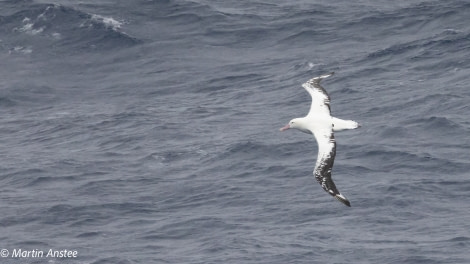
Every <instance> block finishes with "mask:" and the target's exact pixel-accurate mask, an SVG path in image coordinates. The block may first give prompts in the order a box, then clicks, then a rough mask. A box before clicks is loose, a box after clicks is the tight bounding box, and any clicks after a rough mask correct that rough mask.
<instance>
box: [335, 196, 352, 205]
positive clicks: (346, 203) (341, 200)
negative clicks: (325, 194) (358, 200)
mask: <svg viewBox="0 0 470 264" xmlns="http://www.w3.org/2000/svg"><path fill="white" fill-rule="evenodd" d="M335 198H336V199H337V200H338V201H340V202H342V203H343V204H345V205H346V206H348V207H351V203H350V202H349V200H348V199H347V198H346V197H344V196H343V195H342V194H340V193H339V194H337V195H335Z"/></svg>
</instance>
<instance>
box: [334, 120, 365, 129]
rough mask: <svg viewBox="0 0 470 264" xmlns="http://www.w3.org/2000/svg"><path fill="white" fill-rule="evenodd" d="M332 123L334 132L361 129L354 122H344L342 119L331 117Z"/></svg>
mask: <svg viewBox="0 0 470 264" xmlns="http://www.w3.org/2000/svg"><path fill="white" fill-rule="evenodd" d="M332 122H333V130H334V131H335V132H336V131H341V130H346V129H356V128H359V127H361V125H360V124H359V123H358V122H356V121H354V120H344V119H339V118H336V117H333V119H332Z"/></svg>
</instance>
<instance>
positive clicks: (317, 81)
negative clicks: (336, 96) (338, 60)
mask: <svg viewBox="0 0 470 264" xmlns="http://www.w3.org/2000/svg"><path fill="white" fill-rule="evenodd" d="M333 74H335V73H334V72H330V73H329V74H325V75H322V76H319V77H315V78H312V79H310V80H308V81H307V84H308V85H309V86H310V87H311V88H312V89H317V90H319V91H320V92H321V93H322V94H324V95H325V97H326V99H325V100H324V101H323V103H324V104H325V105H326V106H328V110H329V111H330V112H331V108H330V95H329V94H328V93H327V92H326V90H325V88H323V86H321V84H320V82H321V81H322V80H323V79H325V78H326V77H329V76H331V75H333Z"/></svg>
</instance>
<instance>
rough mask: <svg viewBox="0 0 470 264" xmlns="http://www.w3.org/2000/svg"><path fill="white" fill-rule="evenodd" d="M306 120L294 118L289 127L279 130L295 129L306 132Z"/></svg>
mask: <svg viewBox="0 0 470 264" xmlns="http://www.w3.org/2000/svg"><path fill="white" fill-rule="evenodd" d="M304 123H305V122H304V120H303V119H302V118H294V119H292V120H291V121H289V123H288V124H287V125H285V126H284V127H282V128H281V129H279V130H280V131H286V130H287V129H289V128H295V129H299V130H304V129H305V124H304Z"/></svg>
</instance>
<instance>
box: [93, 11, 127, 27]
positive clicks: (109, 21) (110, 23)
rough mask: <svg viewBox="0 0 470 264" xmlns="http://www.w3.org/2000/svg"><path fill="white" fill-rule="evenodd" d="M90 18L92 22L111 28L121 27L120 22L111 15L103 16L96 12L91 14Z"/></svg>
mask: <svg viewBox="0 0 470 264" xmlns="http://www.w3.org/2000/svg"><path fill="white" fill-rule="evenodd" d="M91 20H93V21H94V22H98V23H102V24H103V25H105V26H106V27H108V28H112V29H113V30H118V29H120V28H121V25H122V22H121V21H118V20H116V19H114V18H112V17H105V16H100V15H96V14H92V15H91Z"/></svg>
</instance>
